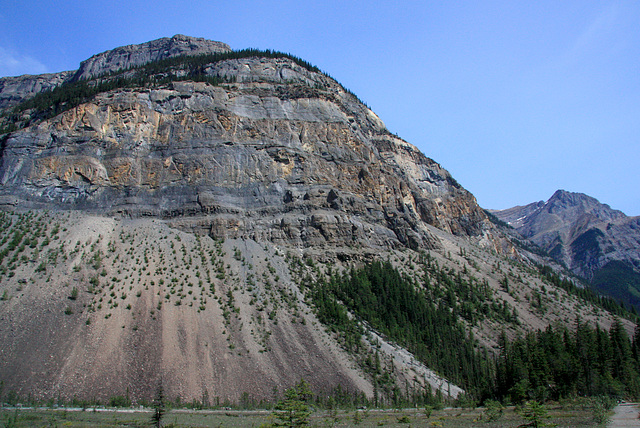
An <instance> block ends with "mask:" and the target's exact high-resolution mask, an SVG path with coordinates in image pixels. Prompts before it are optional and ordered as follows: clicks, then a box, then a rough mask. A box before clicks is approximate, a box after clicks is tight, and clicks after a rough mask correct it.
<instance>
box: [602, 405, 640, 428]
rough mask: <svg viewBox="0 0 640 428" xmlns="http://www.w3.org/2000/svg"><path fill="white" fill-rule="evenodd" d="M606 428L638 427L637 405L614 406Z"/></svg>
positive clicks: (639, 421)
mask: <svg viewBox="0 0 640 428" xmlns="http://www.w3.org/2000/svg"><path fill="white" fill-rule="evenodd" d="M613 410H614V415H613V416H612V417H611V419H610V420H609V423H608V424H607V428H621V427H640V419H638V403H622V404H619V405H617V406H616V408H615V409H613Z"/></svg>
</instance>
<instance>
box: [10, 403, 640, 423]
mask: <svg viewBox="0 0 640 428" xmlns="http://www.w3.org/2000/svg"><path fill="white" fill-rule="evenodd" d="M631 409H632V410H633V411H634V412H635V414H636V415H637V407H635V406H634V407H632V408H631ZM625 410H628V408H627V409H625ZM549 416H550V419H548V420H546V421H545V422H547V423H551V424H553V426H556V427H560V428H562V427H566V428H569V427H597V426H601V425H598V424H596V423H595V422H594V421H593V418H592V415H591V412H590V411H589V410H588V409H587V410H585V409H571V408H560V407H557V408H555V407H550V409H549ZM150 418H151V411H150V410H148V409H119V410H113V409H96V410H93V409H87V410H85V411H82V409H66V410H65V409H55V410H53V409H36V410H34V409H17V410H16V409H2V410H0V424H2V425H3V426H12V427H45V426H59V425H63V426H65V427H86V426H91V427H104V428H106V427H123V426H128V427H147V426H149V425H150ZM637 421H638V420H637V419H635V420H632V421H631V422H633V423H637ZM272 422H274V419H273V417H272V416H271V413H270V411H267V410H256V411H235V410H199V411H194V410H172V411H170V412H168V413H167V414H166V415H165V417H164V419H163V423H164V424H169V425H171V426H173V427H218V426H224V427H259V426H268V424H271V423H272ZM524 423H526V421H525V420H524V419H523V418H522V417H520V416H519V415H518V414H517V413H516V412H515V411H514V408H513V407H509V408H508V409H507V410H506V411H505V413H504V415H503V416H502V417H501V418H500V419H498V420H497V421H492V422H488V421H486V419H485V418H484V416H483V409H481V408H478V409H461V408H446V409H443V410H439V411H433V412H432V413H431V415H430V416H427V415H426V414H425V413H424V409H402V410H382V409H374V410H340V411H338V412H337V413H330V412H327V411H317V412H314V413H312V414H311V417H310V426H312V427H351V426H360V427H375V426H385V427H407V426H413V427H461V428H466V427H469V428H471V427H485V428H502V427H505V428H506V427H514V426H519V425H521V424H524ZM609 426H610V427H631V426H634V427H635V426H639V425H637V424H636V425H609Z"/></svg>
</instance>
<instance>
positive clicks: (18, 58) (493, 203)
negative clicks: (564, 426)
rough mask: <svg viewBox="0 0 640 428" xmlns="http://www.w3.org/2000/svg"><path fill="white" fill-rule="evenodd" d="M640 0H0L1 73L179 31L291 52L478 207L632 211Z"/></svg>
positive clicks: (639, 121) (54, 66)
mask: <svg viewBox="0 0 640 428" xmlns="http://www.w3.org/2000/svg"><path fill="white" fill-rule="evenodd" d="M638 23H640V2H637V1H635V0H627V1H590V0H566V1H557V0H554V1H551V0H538V1H517V0H496V1H483V0H475V1H462V0H461V1H424V0H423V1H404V2H391V1H384V0H383V1H378V2H368V1H347V0H343V1H334V0H324V1H306V2H305V1H289V0H286V1H269V0H265V1H244V2H243V1H234V2H222V1H188V2H187V1H178V0H174V1H165V0H158V1H154V2H141V1H135V0H130V1H121V0H113V1H111V2H107V3H105V2H97V1H93V0H85V1H65V0H60V1H57V2H41V1H33V0H21V1H9V0H0V76H7V75H19V74H25V73H28V74H38V73H44V72H56V71H62V70H73V69H76V68H77V67H78V64H79V63H80V61H82V60H84V59H86V58H88V57H90V56H91V55H93V54H96V53H99V52H103V51H105V50H108V49H112V48H114V47H117V46H122V45H127V44H132V43H142V42H145V41H149V40H153V39H157V38H160V37H167V36H172V35H174V34H186V35H190V36H195V37H205V38H208V39H212V40H219V41H223V42H226V43H228V44H229V45H230V46H231V47H232V48H233V49H242V48H249V47H252V48H263V49H267V48H269V49H274V50H279V51H284V52H289V53H292V54H294V55H297V56H299V57H301V58H303V59H305V60H307V61H309V62H311V63H313V64H314V65H317V66H318V67H320V68H321V69H322V70H324V71H325V72H327V73H328V74H330V75H331V76H333V77H334V78H336V79H337V80H338V81H339V82H340V83H342V84H343V85H344V86H345V87H347V88H349V89H350V90H352V91H353V92H354V93H356V94H357V95H358V96H359V97H360V99H362V100H363V101H365V102H366V103H367V104H368V105H369V106H370V107H371V109H372V110H373V111H374V112H376V113H377V114H378V115H379V116H380V118H381V119H382V120H383V121H384V122H385V124H386V125H387V127H388V128H389V130H390V131H391V132H393V133H396V134H398V135H399V136H400V137H402V138H404V139H405V140H407V141H409V142H410V143H412V144H414V145H416V146H417V147H418V148H420V149H421V150H422V151H423V152H424V153H425V154H426V155H427V156H429V157H431V158H433V159H434V160H436V161H437V162H439V163H440V164H441V165H442V166H444V167H445V168H446V169H448V170H449V171H450V172H451V173H452V175H453V176H454V177H455V178H456V179H457V180H458V182H460V184H462V185H463V186H464V187H466V188H467V189H468V190H470V191H471V192H472V193H473V194H474V195H475V196H476V198H477V199H478V202H479V203H480V205H481V206H483V207H485V208H508V207H510V206H514V205H522V204H526V203H529V202H534V201H538V200H546V199H548V198H549V197H550V196H551V195H552V194H553V192H554V191H555V190H557V189H565V190H569V191H574V192H582V193H586V194H588V195H590V196H593V197H596V198H597V199H599V200H600V201H601V202H604V203H607V204H609V205H611V206H612V208H616V209H620V210H622V211H624V212H625V213H626V214H628V215H640V144H639V143H640V29H639V28H640V27H639V25H638Z"/></svg>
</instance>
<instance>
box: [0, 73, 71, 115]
mask: <svg viewBox="0 0 640 428" xmlns="http://www.w3.org/2000/svg"><path fill="white" fill-rule="evenodd" d="M73 74H74V72H73V71H62V72H60V73H51V74H40V75H38V76H30V75H24V76H17V77H2V78H0V110H3V109H7V108H10V107H13V106H15V105H18V104H19V103H21V102H22V101H24V100H26V99H28V98H31V97H32V96H34V95H36V94H38V93H40V92H44V91H49V90H51V89H54V88H56V87H58V86H60V85H62V84H63V83H64V82H66V81H67V80H68V79H69V78H71V76H73Z"/></svg>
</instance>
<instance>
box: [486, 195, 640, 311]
mask: <svg viewBox="0 0 640 428" xmlns="http://www.w3.org/2000/svg"><path fill="white" fill-rule="evenodd" d="M494 214H495V215H496V216H497V217H498V218H500V219H501V220H503V221H506V222H508V223H509V224H511V225H512V226H513V227H514V228H515V229H516V230H517V231H518V232H520V233H521V234H522V235H523V236H524V237H526V238H528V239H531V240H532V241H533V242H535V243H536V244H538V245H539V246H540V247H542V248H543V249H545V250H546V251H548V252H549V254H550V255H551V256H552V257H554V258H555V259H556V260H558V261H560V262H562V263H564V264H565V265H566V266H567V267H568V268H569V269H570V270H572V271H573V272H574V273H576V274H577V275H579V276H581V277H583V278H586V279H587V280H590V281H593V280H595V282H596V285H599V286H600V288H602V289H603V290H604V291H607V292H608V293H609V294H613V295H615V296H616V297H617V298H622V299H624V300H625V301H626V302H631V303H633V304H638V303H640V301H639V300H638V299H637V298H634V297H633V296H634V294H635V293H634V292H633V289H634V288H635V287H636V286H635V285H632V284H633V283H636V282H638V281H637V279H633V278H635V277H636V276H637V275H638V273H640V228H639V227H638V226H639V220H640V218H638V217H627V216H626V215H625V214H624V213H622V212H621V211H618V210H614V209H611V207H609V206H608V205H606V204H601V203H600V202H598V201H597V200H596V199H595V198H592V197H590V196H587V195H584V194H581V193H571V192H566V191H563V190H558V191H557V192H556V193H554V194H553V196H552V197H551V198H550V199H549V200H548V201H546V202H542V201H541V202H536V203H532V204H529V205H526V206H523V207H514V208H510V209H507V210H503V211H497V212H494ZM619 263H622V264H621V265H620V264H619ZM615 266H618V268H615V269H613V271H612V267H615ZM620 266H624V269H623V271H624V274H623V276H622V277H621V275H620V272H616V271H618V270H619V268H620ZM634 272H635V273H634ZM605 273H606V276H605V277H603V276H602V275H603V274H605ZM612 275H613V277H612ZM616 277H617V278H616ZM624 277H628V278H627V280H625V279H624ZM628 280H630V281H628ZM628 287H631V288H630V289H628ZM620 288H621V289H622V291H620V290H616V289H620ZM619 291H620V292H619Z"/></svg>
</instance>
